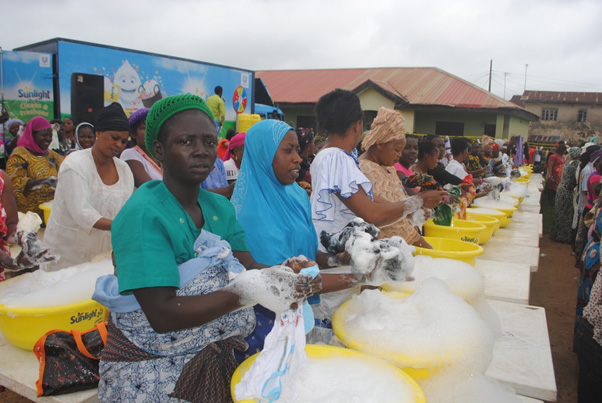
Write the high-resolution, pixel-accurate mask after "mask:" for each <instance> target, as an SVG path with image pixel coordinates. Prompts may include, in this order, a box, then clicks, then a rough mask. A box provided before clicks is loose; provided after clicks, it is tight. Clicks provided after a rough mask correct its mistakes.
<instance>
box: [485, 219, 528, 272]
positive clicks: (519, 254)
mask: <svg viewBox="0 0 602 403" xmlns="http://www.w3.org/2000/svg"><path fill="white" fill-rule="evenodd" d="M500 230H501V229H500ZM498 232H499V231H498ZM483 249H485V253H483V254H482V255H481V256H479V257H480V258H481V259H485V260H493V261H496V262H501V263H522V264H528V265H529V267H530V268H531V271H537V267H538V266H539V248H537V247H533V246H527V245H520V244H516V243H508V242H506V241H505V240H503V239H498V238H497V237H496V236H495V235H494V236H493V237H492V238H491V239H490V240H489V241H487V243H485V245H483Z"/></svg>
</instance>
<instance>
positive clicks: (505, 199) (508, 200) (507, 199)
mask: <svg viewBox="0 0 602 403" xmlns="http://www.w3.org/2000/svg"><path fill="white" fill-rule="evenodd" d="M499 201H500V203H502V204H511V205H513V206H514V207H516V208H518V206H519V205H520V201H519V200H518V198H517V197H513V196H510V195H507V194H503V193H502V194H500V200H499Z"/></svg>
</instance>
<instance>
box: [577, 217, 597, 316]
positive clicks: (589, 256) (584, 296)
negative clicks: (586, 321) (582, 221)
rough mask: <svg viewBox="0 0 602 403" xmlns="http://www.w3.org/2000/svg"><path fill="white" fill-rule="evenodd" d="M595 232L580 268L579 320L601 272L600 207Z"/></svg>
mask: <svg viewBox="0 0 602 403" xmlns="http://www.w3.org/2000/svg"><path fill="white" fill-rule="evenodd" d="M592 226H593V228H592V229H593V230H592V232H591V236H590V238H589V242H588V243H587V245H586V247H585V250H584V251H583V254H582V255H581V264H580V268H579V288H578V291H577V312H576V316H577V318H579V317H580V316H582V315H583V308H584V307H585V306H586V305H587V303H588V302H589V296H590V292H591V289H592V285H593V284H594V282H595V281H596V277H597V276H598V271H599V270H600V239H601V234H602V208H600V207H599V206H598V208H597V210H596V215H595V218H594V223H593V224H592Z"/></svg>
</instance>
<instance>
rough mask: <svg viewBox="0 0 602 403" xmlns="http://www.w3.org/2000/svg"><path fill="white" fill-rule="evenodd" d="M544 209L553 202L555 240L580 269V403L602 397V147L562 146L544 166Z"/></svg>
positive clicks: (577, 339) (576, 348)
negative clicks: (566, 248)
mask: <svg viewBox="0 0 602 403" xmlns="http://www.w3.org/2000/svg"><path fill="white" fill-rule="evenodd" d="M543 164H544V172H545V186H544V192H543V194H542V206H543V205H545V204H546V203H551V204H552V205H553V208H554V220H553V224H552V228H551V231H550V239H552V240H553V241H556V242H559V243H565V244H570V245H571V255H572V256H574V257H575V266H576V267H577V268H578V269H579V276H578V291H577V310H576V314H575V333H574V351H575V352H576V353H577V356H578V359H579V385H578V389H579V401H584V402H586V401H596V400H597V399H599V397H600V396H602V386H601V384H600V379H602V368H601V367H600V365H599V362H600V360H602V277H599V276H598V272H599V270H600V240H601V235H602V206H600V198H599V196H600V190H601V189H602V183H601V182H600V180H601V179H602V148H601V147H600V146H598V145H596V144H592V143H584V142H581V143H579V144H576V143H575V144H571V145H567V144H565V143H564V142H563V141H561V142H559V143H558V144H557V145H556V148H555V149H554V150H553V152H552V153H550V154H549V155H548V157H547V158H545V160H544V161H543Z"/></svg>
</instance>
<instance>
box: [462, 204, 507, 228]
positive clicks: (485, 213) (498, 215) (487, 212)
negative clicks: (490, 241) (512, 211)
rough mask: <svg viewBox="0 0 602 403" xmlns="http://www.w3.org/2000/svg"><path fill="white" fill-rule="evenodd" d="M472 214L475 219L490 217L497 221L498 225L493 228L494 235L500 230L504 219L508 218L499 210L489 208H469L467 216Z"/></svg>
mask: <svg viewBox="0 0 602 403" xmlns="http://www.w3.org/2000/svg"><path fill="white" fill-rule="evenodd" d="M468 213H470V214H471V216H473V217H490V218H495V219H497V223H496V224H495V225H494V227H493V233H494V234H495V233H496V231H497V230H498V229H500V223H501V221H502V219H503V218H506V213H502V212H501V211H499V210H495V209H489V208H485V207H483V208H467V209H466V214H468Z"/></svg>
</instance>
